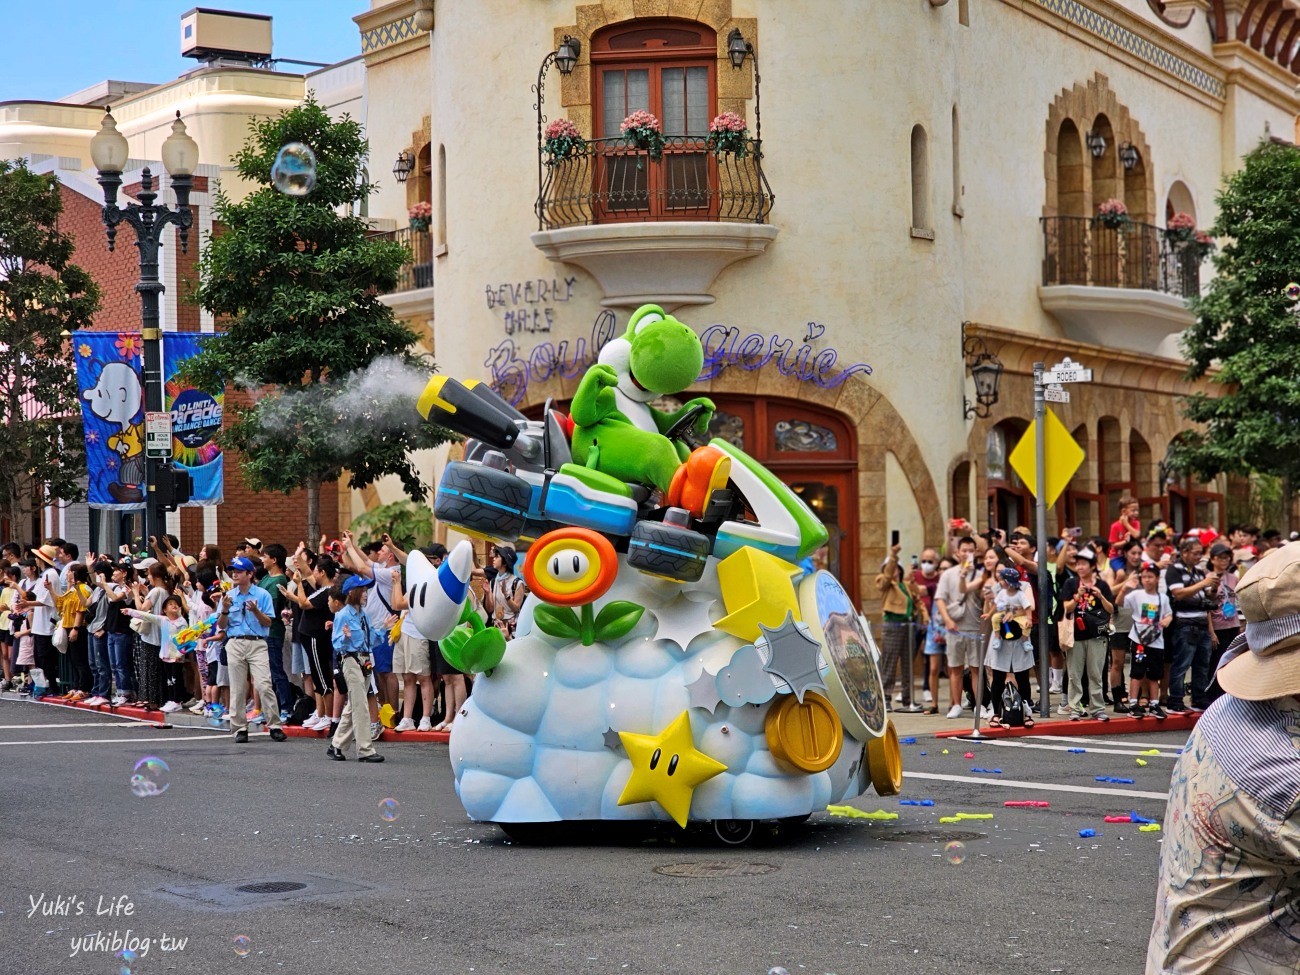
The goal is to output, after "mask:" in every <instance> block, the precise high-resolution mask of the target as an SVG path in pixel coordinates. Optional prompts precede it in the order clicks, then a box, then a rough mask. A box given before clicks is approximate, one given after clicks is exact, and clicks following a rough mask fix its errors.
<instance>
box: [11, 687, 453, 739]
mask: <svg viewBox="0 0 1300 975" xmlns="http://www.w3.org/2000/svg"><path fill="white" fill-rule="evenodd" d="M0 700H5V701H30V700H31V698H29V697H27V696H26V695H22V694H14V693H12V692H8V691H6V692H5V693H3V694H0ZM36 703H37V704H45V705H48V706H50V707H60V708H67V709H70V710H76V711H90V712H93V713H95V714H104V715H111V716H112V717H116V718H130V719H132V720H135V721H147V722H150V723H152V724H155V725H157V726H158V727H159V728H206V729H208V730H210V731H224V732H227V733H229V731H230V725H229V724H226V723H222V724H220V725H218V726H213V725H211V724H209V723H208V719H207V718H205V717H203V716H202V715H197V714H190V713H189V712H188V711H173V712H172V713H171V714H164V713H163V712H162V711H158V710H155V709H149V708H143V707H137V706H136V705H133V704H124V705H122V706H121V707H118V708H115V707H113V706H111V705H108V704H104V705H101V706H100V707H87V706H86V705H84V704H78V703H76V702H74V701H66V700H64V699H63V698H61V697H47V698H43V699H41V700H40V701H37V702H36ZM253 727H254V728H257V727H260V726H253ZM283 727H284V733H285V734H287V735H288V736H289V737H291V738H315V739H317V740H319V741H325V740H326V739H328V738H329V732H328V731H308V730H307V729H305V728H299V727H296V726H294V725H284V726H283ZM450 738H451V733H450V732H447V731H403V732H402V733H401V734H398V733H397V732H395V731H393V730H392V729H390V728H385V729H384V733H383V735H382V736H380V739H379V740H380V741H382V742H383V743H384V744H386V745H391V744H393V743H394V742H417V743H423V744H428V743H430V742H443V743H445V742H447V741H449V740H450Z"/></svg>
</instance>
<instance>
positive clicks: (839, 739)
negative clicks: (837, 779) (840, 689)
mask: <svg viewBox="0 0 1300 975" xmlns="http://www.w3.org/2000/svg"><path fill="white" fill-rule="evenodd" d="M763 730H764V732H765V733H766V735H767V747H768V749H769V750H770V751H771V752H772V754H773V755H774V756H775V757H776V759H777V760H778V761H780V762H783V763H785V764H786V765H792V766H794V767H795V768H797V769H801V770H802V771H804V772H824V771H826V770H827V769H828V768H830V767H831V766H832V765H834V764H835V760H836V759H837V758H839V757H840V750H841V749H842V748H843V747H844V729H843V726H842V725H841V724H840V716H839V715H838V714H836V713H835V708H834V707H833V706H832V705H831V702H830V701H828V700H826V698H824V697H822V696H821V695H820V694H817V693H815V692H813V691H805V692H804V696H803V703H802V704H800V703H799V700H798V699H797V698H796V697H795V696H794V695H793V694H791V695H789V696H787V697H785V698H784V699H783V700H781V701H780V702H779V703H778V704H775V705H773V706H772V707H771V708H770V709H769V710H768V712H767V719H766V721H765V722H764V726H763Z"/></svg>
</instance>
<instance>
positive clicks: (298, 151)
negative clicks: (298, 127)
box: [271, 142, 316, 196]
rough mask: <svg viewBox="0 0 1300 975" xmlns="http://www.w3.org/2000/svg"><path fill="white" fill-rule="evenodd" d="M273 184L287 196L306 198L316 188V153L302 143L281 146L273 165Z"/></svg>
mask: <svg viewBox="0 0 1300 975" xmlns="http://www.w3.org/2000/svg"><path fill="white" fill-rule="evenodd" d="M271 182H272V183H273V184H274V186H275V188H276V189H277V190H279V191H280V192H281V193H283V194H285V195H286V196H306V195H307V194H308V193H310V192H311V191H312V190H314V189H315V188H316V153H314V152H312V151H311V147H310V146H306V145H303V144H302V143H301V142H290V143H287V144H286V145H283V146H281V147H280V151H279V152H277V153H276V154H275V162H274V163H272V165H271Z"/></svg>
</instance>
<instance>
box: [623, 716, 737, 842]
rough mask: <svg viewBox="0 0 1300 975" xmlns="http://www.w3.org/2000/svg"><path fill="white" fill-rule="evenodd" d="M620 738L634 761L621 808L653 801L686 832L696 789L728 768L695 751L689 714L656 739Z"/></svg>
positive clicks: (674, 721) (675, 720)
mask: <svg viewBox="0 0 1300 975" xmlns="http://www.w3.org/2000/svg"><path fill="white" fill-rule="evenodd" d="M618 737H619V739H620V740H621V741H622V742H623V748H624V749H625V750H626V751H627V755H628V758H630V759H631V760H632V776H631V778H629V779H628V780H627V785H626V786H624V787H623V794H622V795H620V796H619V797H618V804H619V805H620V806H627V805H631V804H632V803H635V802H649V801H650V800H652V799H653V800H654V801H655V802H657V803H659V805H661V806H663V808H664V811H665V812H667V813H668V815H669V816H671V817H672V818H673V820H674V821H675V822H676V823H677V825H678V826H680V827H682V828H683V829H685V828H686V817H687V815H688V814H689V813H690V811H691V796H692V794H693V793H694V792H695V787H696V786H697V785H699V784H700V783H701V782H707V781H708V780H709V779H711V778H713V777H714V776H715V775H717V774H718V773H720V772H725V771H726V770H727V766H725V765H723V764H722V763H721V762H718V761H715V760H714V759H712V758H710V757H709V756H708V755H705V754H704V753H703V752H702V751H700V750H699V749H697V748H696V747H695V738H694V736H693V735H692V733H691V719H690V716H689V714H688V712H686V711H683V712H682V713H681V714H679V715H678V716H677V717H676V718H675V719H674V720H673V722H672V724H670V725H669V726H668V727H667V728H665V729H664V730H663V731H661V732H660V733H659V734H657V735H637V734H633V733H632V732H630V731H620V732H619V733H618Z"/></svg>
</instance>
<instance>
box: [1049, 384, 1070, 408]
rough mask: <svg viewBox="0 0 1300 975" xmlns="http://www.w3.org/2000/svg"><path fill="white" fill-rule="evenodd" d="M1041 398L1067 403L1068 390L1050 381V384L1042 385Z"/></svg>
mask: <svg viewBox="0 0 1300 975" xmlns="http://www.w3.org/2000/svg"><path fill="white" fill-rule="evenodd" d="M1043 399H1045V400H1046V401H1047V402H1049V403H1068V402H1070V392H1069V390H1067V389H1066V388H1065V387H1063V386H1062V385H1061V384H1060V383H1052V384H1051V385H1050V386H1044V387H1043Z"/></svg>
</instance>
